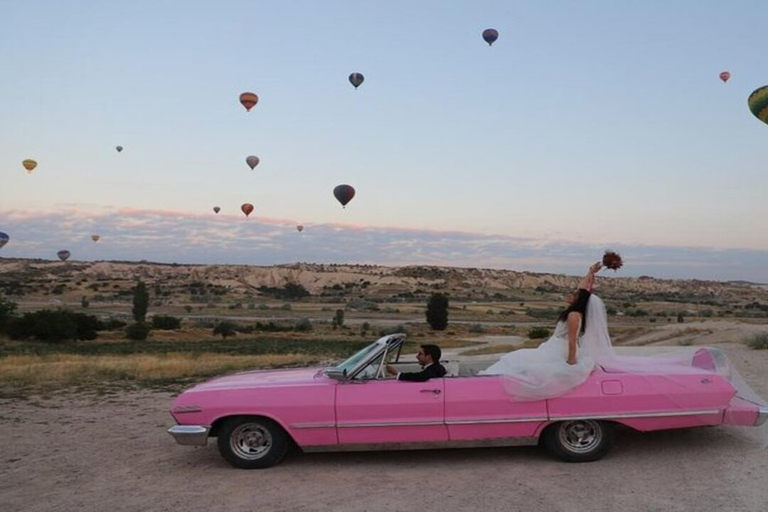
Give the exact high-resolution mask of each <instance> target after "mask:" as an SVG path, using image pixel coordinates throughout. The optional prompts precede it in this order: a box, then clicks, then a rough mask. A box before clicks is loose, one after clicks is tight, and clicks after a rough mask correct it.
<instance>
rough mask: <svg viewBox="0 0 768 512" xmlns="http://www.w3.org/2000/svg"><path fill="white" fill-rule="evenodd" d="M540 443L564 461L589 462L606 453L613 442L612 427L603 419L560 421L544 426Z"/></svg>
mask: <svg viewBox="0 0 768 512" xmlns="http://www.w3.org/2000/svg"><path fill="white" fill-rule="evenodd" d="M542 444H543V445H544V447H545V448H546V449H547V451H548V452H549V453H551V454H552V455H554V456H555V457H557V458H559V459H561V460H564V461H566V462H591V461H593V460H598V459H600V458H601V457H602V456H603V455H605V454H606V453H608V450H609V449H610V448H611V445H612V444H613V428H612V425H610V424H609V423H606V422H604V421H595V420H568V421H561V422H558V423H554V424H552V425H550V426H548V427H547V428H546V430H545V431H544V433H543V434H542Z"/></svg>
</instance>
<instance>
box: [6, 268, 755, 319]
mask: <svg viewBox="0 0 768 512" xmlns="http://www.w3.org/2000/svg"><path fill="white" fill-rule="evenodd" d="M137 280H142V281H144V282H145V283H146V284H147V285H148V286H149V287H150V289H152V290H154V291H155V293H156V295H158V296H165V297H188V298H196V297H199V298H200V299H203V298H204V297H206V296H219V297H222V296H226V298H227V301H230V300H231V301H238V300H243V299H246V300H259V299H260V298H278V299H280V298H282V299H291V298H303V299H304V300H309V301H318V302H325V301H327V302H338V301H340V300H341V301H344V300H349V299H350V298H359V299H365V300H370V301H376V302H387V301H409V300H423V299H424V298H426V297H428V296H429V295H430V294H431V293H434V292H442V293H446V294H449V296H450V297H451V299H452V300H454V301H517V300H528V299H531V298H532V297H535V296H540V297H546V296H551V297H552V298H558V297H560V298H561V297H562V295H563V294H565V293H567V292H568V291H569V290H571V289H573V288H574V287H576V286H577V285H578V282H579V281H580V276H566V275H556V274H537V273H533V272H521V271H514V270H497V269H482V268H455V267H434V266H407V267H385V266H377V265H347V264H313V263H295V264H287V265H274V266H247V265H179V264H160V263H149V262H118V261H96V262H80V261H70V262H66V263H62V262H52V261H45V260H23V259H2V258H0V290H2V291H3V292H5V294H7V295H10V296H16V297H28V298H31V297H45V296H50V295H54V296H55V295H65V296H75V295H76V296H77V297H78V299H79V298H80V297H81V296H83V297H93V296H98V297H99V298H101V299H105V298H107V299H108V298H113V299H120V298H125V297H126V295H127V294H130V290H131V288H132V287H133V286H134V285H135V282H136V281H137ZM597 288H598V289H599V290H600V293H601V294H603V295H605V296H610V297H611V298H612V299H613V300H643V301H664V302H680V303H689V304H691V303H692V304H709V305H713V306H718V305H719V306H728V305H740V307H750V305H751V306H752V307H755V308H763V307H765V308H766V309H768V306H763V305H764V304H768V289H766V287H765V286H764V285H758V284H753V283H745V282H721V281H701V280H669V279H655V278H651V277H640V278H627V277H620V274H614V273H613V272H610V271H603V272H602V273H601V274H600V276H599V277H598V280H597ZM307 294H308V295H307ZM203 300H204V299H203Z"/></svg>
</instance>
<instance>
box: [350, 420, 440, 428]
mask: <svg viewBox="0 0 768 512" xmlns="http://www.w3.org/2000/svg"><path fill="white" fill-rule="evenodd" d="M434 425H445V423H443V422H442V421H389V422H386V423H373V422H372V423H341V424H338V425H336V426H337V427H338V428H351V427H428V426H434Z"/></svg>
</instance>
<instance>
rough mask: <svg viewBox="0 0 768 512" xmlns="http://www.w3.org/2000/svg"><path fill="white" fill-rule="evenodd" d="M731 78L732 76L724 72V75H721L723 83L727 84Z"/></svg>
mask: <svg viewBox="0 0 768 512" xmlns="http://www.w3.org/2000/svg"><path fill="white" fill-rule="evenodd" d="M729 78H731V74H730V73H729V72H727V71H723V72H722V73H720V80H722V81H723V82H727V81H728V79H729Z"/></svg>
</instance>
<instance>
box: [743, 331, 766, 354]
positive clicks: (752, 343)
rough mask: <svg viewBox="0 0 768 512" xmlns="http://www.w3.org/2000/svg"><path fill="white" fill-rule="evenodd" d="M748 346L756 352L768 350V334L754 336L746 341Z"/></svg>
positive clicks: (761, 333)
mask: <svg viewBox="0 0 768 512" xmlns="http://www.w3.org/2000/svg"><path fill="white" fill-rule="evenodd" d="M746 343H747V346H748V347H749V348H753V349H755V350H765V349H768V332H760V333H757V334H753V335H752V336H750V337H748V338H747V339H746Z"/></svg>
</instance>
